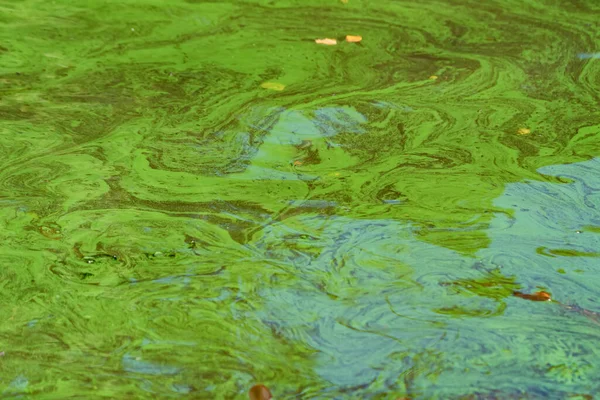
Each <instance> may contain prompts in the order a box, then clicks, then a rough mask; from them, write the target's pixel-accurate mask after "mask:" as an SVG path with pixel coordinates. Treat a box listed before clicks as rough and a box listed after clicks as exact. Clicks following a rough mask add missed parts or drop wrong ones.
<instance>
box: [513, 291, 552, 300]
mask: <svg viewBox="0 0 600 400" xmlns="http://www.w3.org/2000/svg"><path fill="white" fill-rule="evenodd" d="M513 296H516V297H520V298H522V299H525V300H531V301H552V296H550V293H548V292H544V291H540V292H535V293H533V294H527V293H521V292H513Z"/></svg>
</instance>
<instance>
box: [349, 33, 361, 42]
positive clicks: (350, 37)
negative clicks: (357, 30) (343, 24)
mask: <svg viewBox="0 0 600 400" xmlns="http://www.w3.org/2000/svg"><path fill="white" fill-rule="evenodd" d="M361 40H362V36H353V35H347V36H346V42H349V43H358V42H360V41H361Z"/></svg>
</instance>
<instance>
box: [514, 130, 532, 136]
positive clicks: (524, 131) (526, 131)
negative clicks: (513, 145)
mask: <svg viewBox="0 0 600 400" xmlns="http://www.w3.org/2000/svg"><path fill="white" fill-rule="evenodd" d="M517 133H518V134H519V135H529V134H530V133H531V129H529V128H519V130H518V131H517Z"/></svg>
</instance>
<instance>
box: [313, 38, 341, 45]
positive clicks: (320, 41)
mask: <svg viewBox="0 0 600 400" xmlns="http://www.w3.org/2000/svg"><path fill="white" fill-rule="evenodd" d="M315 43H317V44H324V45H326V46H335V45H336V44H337V40H335V39H329V38H325V39H316V40H315Z"/></svg>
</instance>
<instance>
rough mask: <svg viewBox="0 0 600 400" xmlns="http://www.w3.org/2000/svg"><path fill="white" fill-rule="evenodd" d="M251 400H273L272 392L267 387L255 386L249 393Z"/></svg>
mask: <svg viewBox="0 0 600 400" xmlns="http://www.w3.org/2000/svg"><path fill="white" fill-rule="evenodd" d="M248 396H249V397H250V400H271V399H272V398H273V396H272V395H271V391H270V390H269V388H268V387H266V386H265V385H254V386H252V388H251V389H250V391H249V392H248Z"/></svg>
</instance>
